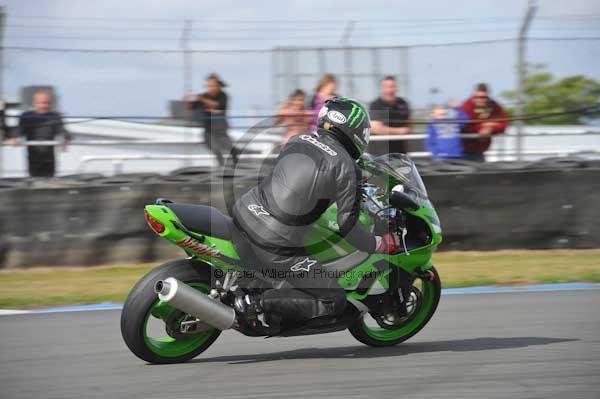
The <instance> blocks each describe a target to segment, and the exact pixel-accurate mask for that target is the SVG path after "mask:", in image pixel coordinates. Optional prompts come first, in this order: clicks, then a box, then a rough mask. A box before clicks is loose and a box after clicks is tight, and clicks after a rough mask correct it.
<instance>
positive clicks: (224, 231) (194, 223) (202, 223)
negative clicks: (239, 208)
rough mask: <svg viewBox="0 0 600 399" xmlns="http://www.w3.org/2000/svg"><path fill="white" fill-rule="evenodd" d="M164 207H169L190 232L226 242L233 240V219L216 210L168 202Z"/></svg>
mask: <svg viewBox="0 0 600 399" xmlns="http://www.w3.org/2000/svg"><path fill="white" fill-rule="evenodd" d="M162 205H164V206H167V207H169V208H170V209H171V210H172V211H173V212H174V213H175V214H176V215H177V217H178V218H179V220H180V221H181V223H183V225H184V226H185V228H187V229H188V230H191V231H193V232H195V233H201V234H205V235H210V236H213V237H217V238H222V239H224V240H231V238H232V229H233V222H232V220H231V218H230V217H229V216H226V215H223V214H222V213H221V212H220V211H219V210H218V209H216V208H213V207H211V206H206V205H192V204H177V203H173V202H166V201H163V202H162Z"/></svg>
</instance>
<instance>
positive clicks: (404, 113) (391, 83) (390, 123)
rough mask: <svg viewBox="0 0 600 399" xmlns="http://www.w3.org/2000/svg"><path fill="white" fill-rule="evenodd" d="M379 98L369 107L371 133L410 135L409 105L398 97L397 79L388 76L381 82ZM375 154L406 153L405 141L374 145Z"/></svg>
mask: <svg viewBox="0 0 600 399" xmlns="http://www.w3.org/2000/svg"><path fill="white" fill-rule="evenodd" d="M379 89H380V94H379V97H378V98H377V99H376V100H375V101H373V102H372V103H371V105H370V107H369V113H370V114H371V133H373V134H380V135H404V134H409V133H410V126H409V125H408V123H407V120H408V119H409V118H410V108H409V106H408V103H407V102H406V101H405V100H404V99H403V98H401V97H398V96H397V95H396V91H397V88H396V78H395V77H393V76H391V75H388V76H385V77H384V78H383V79H382V80H381V84H380V86H379ZM372 152H374V153H379V152H382V153H388V152H390V153H392V152H399V153H405V152H406V146H405V145H404V142H403V141H400V140H394V141H390V142H389V143H386V144H385V148H384V146H383V143H381V142H380V143H373V145H372Z"/></svg>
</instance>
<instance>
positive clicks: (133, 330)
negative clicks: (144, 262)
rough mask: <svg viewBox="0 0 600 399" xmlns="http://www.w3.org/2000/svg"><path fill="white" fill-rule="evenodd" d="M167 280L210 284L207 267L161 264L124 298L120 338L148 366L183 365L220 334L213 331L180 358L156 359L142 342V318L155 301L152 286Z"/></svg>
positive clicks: (189, 262)
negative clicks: (171, 278)
mask: <svg viewBox="0 0 600 399" xmlns="http://www.w3.org/2000/svg"><path fill="white" fill-rule="evenodd" d="M167 277H175V278H176V279H178V280H180V281H184V282H190V281H194V282H204V283H206V284H208V285H210V281H211V280H210V277H211V266H210V265H208V264H206V263H203V262H199V261H195V260H192V259H181V260H176V261H173V262H168V263H165V264H163V265H160V266H158V267H157V268H156V269H153V270H152V271H150V272H149V273H148V274H146V275H145V276H144V277H142V278H141V279H140V280H139V281H138V282H137V283H136V285H135V286H134V287H133V289H132V290H131V292H130V293H129V295H128V296H127V300H126V301H125V304H124V305H123V311H122V313H121V335H122V336H123V340H125V344H126V345H127V347H128V348H129V349H130V350H131V352H133V354H134V355H136V356H137V357H139V358H140V359H142V360H145V361H147V362H149V363H158V364H170V363H182V362H186V361H188V360H190V359H193V358H194V357H196V356H198V355H199V354H200V353H202V352H204V351H205V350H206V349H207V348H208V347H209V346H210V345H212V343H213V342H214V341H215V340H216V339H217V337H218V336H219V335H220V334H221V331H219V330H217V329H215V331H214V333H212V335H211V336H210V337H209V339H208V340H207V341H205V342H204V343H203V344H202V345H201V346H200V347H198V348H196V349H195V350H193V351H192V352H189V353H187V354H185V355H183V356H176V357H167V356H160V355H157V354H156V353H154V352H152V351H151V350H150V349H149V348H148V347H147V346H146V343H145V340H144V329H145V325H146V316H147V314H148V312H149V311H150V308H151V307H152V306H153V304H154V303H155V302H156V300H157V296H156V293H155V292H154V284H155V283H156V282H157V281H158V280H163V279H166V278H167Z"/></svg>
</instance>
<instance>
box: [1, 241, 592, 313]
mask: <svg viewBox="0 0 600 399" xmlns="http://www.w3.org/2000/svg"><path fill="white" fill-rule="evenodd" d="M433 261H434V264H435V265H436V267H437V269H438V270H439V272H440V275H441V278H442V282H443V286H444V287H468V286H476V285H514V284H536V283H564V282H574V281H589V282H600V249H594V250H543V251H526V250H511V251H493V252H462V251H461V252H440V253H437V254H435V255H434V259H433ZM155 266H156V265H155V264H142V265H114V266H98V267H81V268H71V267H60V268H49V267H39V268H30V269H18V270H2V271H0V284H1V285H2V287H3V288H2V290H0V308H31V307H39V306H51V305H65V304H82V303H97V302H107V301H109V302H123V301H124V300H125V297H126V296H127V293H128V292H129V290H130V289H131V287H132V286H133V285H134V284H135V282H136V281H137V280H139V279H140V277H142V276H143V275H144V274H145V273H146V272H148V271H149V270H150V269H152V268H153V267H155Z"/></svg>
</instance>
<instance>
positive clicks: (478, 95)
mask: <svg viewBox="0 0 600 399" xmlns="http://www.w3.org/2000/svg"><path fill="white" fill-rule="evenodd" d="M460 108H461V110H462V111H463V112H464V113H465V114H467V116H468V117H469V119H470V120H481V122H477V123H467V124H466V126H465V128H464V129H463V133H476V134H479V136H480V137H477V138H464V139H463V158H464V159H467V160H470V161H477V162H484V161H485V155H484V154H485V152H486V151H487V150H488V149H489V148H490V145H491V143H492V139H491V136H492V135H494V134H500V133H504V131H505V130H506V126H507V122H506V121H505V120H500V121H497V120H496V119H505V118H506V113H505V112H504V109H502V107H501V106H500V104H498V103H497V102H496V101H494V100H492V99H491V98H490V96H489V94H488V87H487V85H486V84H485V83H479V84H478V85H477V86H476V87H475V92H474V93H473V96H471V97H470V98H468V99H467V100H466V101H465V102H464V103H463V104H462V106H461V107H460ZM486 119H491V121H489V122H486V121H485V120H486Z"/></svg>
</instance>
